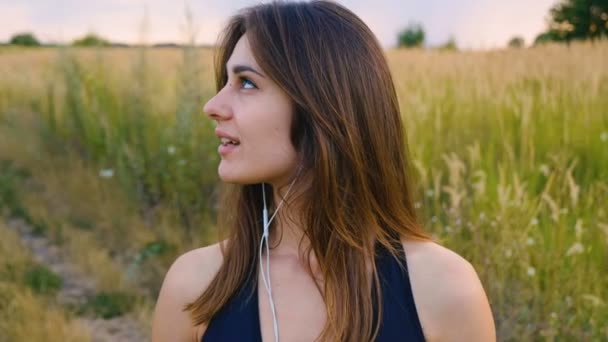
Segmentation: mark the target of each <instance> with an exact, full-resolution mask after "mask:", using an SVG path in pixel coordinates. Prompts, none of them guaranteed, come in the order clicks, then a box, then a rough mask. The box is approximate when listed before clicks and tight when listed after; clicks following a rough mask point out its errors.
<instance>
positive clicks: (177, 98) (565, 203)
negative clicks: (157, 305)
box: [0, 42, 608, 341]
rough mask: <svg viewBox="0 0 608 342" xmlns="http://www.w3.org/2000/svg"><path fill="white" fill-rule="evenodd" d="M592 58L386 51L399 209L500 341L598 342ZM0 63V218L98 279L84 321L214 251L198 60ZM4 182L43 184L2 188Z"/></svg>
mask: <svg viewBox="0 0 608 342" xmlns="http://www.w3.org/2000/svg"><path fill="white" fill-rule="evenodd" d="M607 55H608V44H607V43H606V42H598V43H595V44H591V43H581V42H573V43H572V44H571V45H570V47H566V46H561V45H555V44H546V45H543V46H540V47H538V48H535V49H527V50H514V49H511V50H505V51H494V52H487V53H481V52H458V53H440V52H438V51H432V50H431V51H426V50H420V49H396V50H392V51H387V56H388V59H389V62H390V65H391V69H392V72H393V77H394V80H395V83H396V86H397V92H398V96H399V100H400V105H401V109H402V115H403V120H404V122H405V123H406V127H407V129H408V138H409V142H410V150H411V158H412V161H413V164H414V166H415V169H414V171H415V173H416V177H417V179H418V181H417V183H416V185H417V193H418V198H417V201H416V206H417V208H418V209H419V210H420V214H421V216H422V217H423V219H424V225H425V227H426V228H427V229H428V230H429V231H430V232H431V233H432V234H433V235H434V236H436V238H437V239H438V240H439V241H440V242H441V243H442V244H444V245H445V246H447V247H449V248H451V249H453V250H455V251H456V252H458V253H459V254H461V255H463V256H464V257H465V258H466V259H467V260H469V261H471V263H472V264H473V265H474V266H475V268H476V269H477V271H478V273H479V275H480V277H481V279H482V282H483V283H484V286H485V287H486V290H487V292H488V295H489V297H490V302H491V305H492V308H493V311H494V314H495V318H496V323H497V328H498V333H499V336H500V338H501V340H503V341H520V340H542V339H547V340H577V341H578V340H592V341H593V340H603V339H606V336H607V334H608V325H607V324H606V322H608V303H607V301H608V279H607V278H606V277H605V275H604V274H603V273H602V272H599V271H598V270H604V269H606V268H607V267H608V265H607V259H606V255H607V253H608V212H607V208H606V205H605V204H606V203H608V181H607V180H608V117H606V115H605V113H607V112H608V98H606V96H604V94H606V93H608V82H607V80H608V60H607V59H606V58H605V56H607ZM41 61H46V62H41ZM3 66H4V67H5V68H7V70H9V71H10V72H7V73H5V74H6V75H7V78H3V79H0V139H1V140H0V142H1V143H0V159H1V160H13V161H14V162H12V163H11V166H10V167H9V166H7V167H5V169H3V170H11V171H10V172H4V173H0V189H4V190H1V192H0V193H2V198H3V203H13V204H10V206H11V207H20V208H27V210H25V209H22V210H21V211H22V212H23V213H27V214H28V215H29V216H30V217H31V221H32V222H43V224H42V226H43V227H45V228H44V229H43V230H44V231H45V234H46V235H48V236H56V235H60V236H61V237H62V239H63V241H64V242H63V244H62V248H65V249H66V251H67V252H68V253H71V254H70V255H73V256H74V260H75V262H78V263H79V264H80V265H82V267H83V269H85V270H89V271H90V274H92V275H94V276H95V277H97V279H98V280H99V282H100V283H101V284H102V288H103V293H105V294H106V295H105V297H100V298H97V299H96V300H95V301H92V302H91V303H90V304H89V305H88V306H87V308H88V310H92V311H93V312H97V313H99V314H107V315H112V314H115V313H117V312H124V310H127V309H125V307H129V305H131V304H128V303H131V299H128V298H132V297H130V296H131V295H126V296H122V295H120V294H121V293H122V294H125V293H128V291H126V290H125V289H128V288H133V287H135V286H137V287H141V288H143V289H144V290H145V291H146V293H147V294H148V296H147V297H146V298H145V300H147V301H148V302H149V303H153V301H154V299H155V298H156V297H155V295H156V291H157V290H158V288H159V287H160V281H161V280H162V277H163V275H164V273H165V272H166V270H167V268H168V265H169V264H170V263H171V261H172V260H173V259H174V258H175V256H176V255H177V254H179V253H183V252H185V251H186V250H189V249H192V248H194V247H197V246H201V245H205V244H208V243H211V242H213V241H214V237H213V236H214V233H215V231H216V227H214V226H213V222H214V216H215V206H214V204H215V201H216V196H217V195H216V188H217V186H218V179H217V176H216V172H217V170H216V167H217V162H218V157H217V152H216V148H217V143H218V142H217V139H216V137H215V136H214V134H213V127H212V124H211V122H210V121H209V120H208V119H207V118H205V117H202V113H201V107H202V104H203V103H204V102H205V101H206V100H207V99H209V98H210V97H211V96H212V95H213V94H214V82H213V79H212V77H213V73H212V58H211V51H209V50H205V49H200V50H199V49H183V50H171V49H139V50H134V49H130V50H127V49H79V50H70V49H58V50H53V51H52V52H51V51H27V52H23V51H10V52H7V53H3V54H1V55H0V68H2V67H3ZM6 66H10V67H6ZM172 70H177V72H171V71H172ZM32 80H35V81H32ZM5 165H8V164H6V163H5ZM17 165H19V167H17ZM19 169H27V170H31V173H32V174H31V175H30V177H31V178H33V179H35V180H37V182H39V183H41V184H43V186H40V185H39V186H32V185H28V186H14V184H17V180H16V179H18V177H19V176H17V175H16V174H17V171H16V170H19ZM2 184H4V185H2ZM6 184H13V185H10V186H7V185H6ZM7 189H8V190H7ZM84 199H86V200H84ZM15 203H17V204H19V205H16V204H15ZM8 206H9V205H8V204H5V207H8ZM23 213H22V214H20V215H22V216H25V215H26V214H23ZM125 270H126V271H125ZM125 278H128V279H127V280H128V281H127V280H125ZM108 294H118V295H108ZM0 307H2V306H1V305H0ZM1 321H2V320H1V319H0V322H1ZM0 324H1V323H0Z"/></svg>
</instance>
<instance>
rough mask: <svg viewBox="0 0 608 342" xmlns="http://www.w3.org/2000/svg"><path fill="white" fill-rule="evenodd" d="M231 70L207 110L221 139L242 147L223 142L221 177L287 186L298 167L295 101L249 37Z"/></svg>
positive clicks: (239, 47)
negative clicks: (258, 58) (293, 124)
mask: <svg viewBox="0 0 608 342" xmlns="http://www.w3.org/2000/svg"><path fill="white" fill-rule="evenodd" d="M226 71H227V75H228V80H227V82H226V84H225V85H224V87H223V88H222V89H221V90H220V91H219V92H218V93H217V94H216V95H215V96H214V97H213V98H211V99H210V100H209V101H208V102H207V103H206V104H205V106H204V109H203V110H204V112H205V113H207V115H208V116H209V117H210V118H211V119H212V120H214V121H216V122H217V125H216V131H215V132H216V135H218V137H220V138H221V137H228V139H229V140H233V141H235V142H236V143H237V144H232V143H228V144H226V143H225V141H226V139H223V140H224V142H223V143H220V146H219V148H218V152H219V153H220V155H221V161H220V164H219V167H218V174H219V177H220V179H221V180H222V181H224V182H227V183H235V184H256V183H261V182H265V183H270V184H273V185H274V186H283V185H284V184H286V183H287V182H288V181H289V179H290V177H291V176H292V174H293V173H294V172H295V169H296V165H297V152H296V150H295V148H294V146H293V145H292V143H291V139H290V129H291V121H292V117H293V111H294V105H293V102H292V100H291V99H290V98H289V97H288V95H287V94H286V93H285V92H284V91H283V90H282V89H281V88H280V87H279V86H278V85H277V84H276V83H275V82H273V81H272V80H271V79H270V78H269V77H268V76H267V75H265V73H264V72H263V70H261V68H260V67H259V66H258V64H257V62H256V60H255V58H254V56H253V53H252V51H251V48H250V45H249V41H248V39H247V35H246V34H245V35H243V36H242V37H241V38H240V39H239V41H238V42H237V44H236V46H235V48H234V50H233V52H232V55H231V56H230V58H229V59H228V62H227V63H226Z"/></svg>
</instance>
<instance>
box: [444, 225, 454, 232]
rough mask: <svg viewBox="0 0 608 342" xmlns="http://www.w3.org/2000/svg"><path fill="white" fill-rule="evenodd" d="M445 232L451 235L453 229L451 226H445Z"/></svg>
mask: <svg viewBox="0 0 608 342" xmlns="http://www.w3.org/2000/svg"><path fill="white" fill-rule="evenodd" d="M443 230H445V231H446V232H447V233H450V232H452V227H450V226H445V227H444V228H443Z"/></svg>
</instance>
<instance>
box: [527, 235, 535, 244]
mask: <svg viewBox="0 0 608 342" xmlns="http://www.w3.org/2000/svg"><path fill="white" fill-rule="evenodd" d="M535 243H536V241H534V238H531V237H529V238H528V240H526V244H527V245H528V246H534V244H535Z"/></svg>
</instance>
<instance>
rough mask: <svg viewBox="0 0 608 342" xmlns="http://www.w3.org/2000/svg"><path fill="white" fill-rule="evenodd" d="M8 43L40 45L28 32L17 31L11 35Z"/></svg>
mask: <svg viewBox="0 0 608 342" xmlns="http://www.w3.org/2000/svg"><path fill="white" fill-rule="evenodd" d="M9 44H12V45H22V46H40V42H39V41H38V39H36V37H35V36H34V35H33V34H32V33H29V32H25V33H17V34H15V35H13V36H12V37H11V39H10V40H9Z"/></svg>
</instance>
